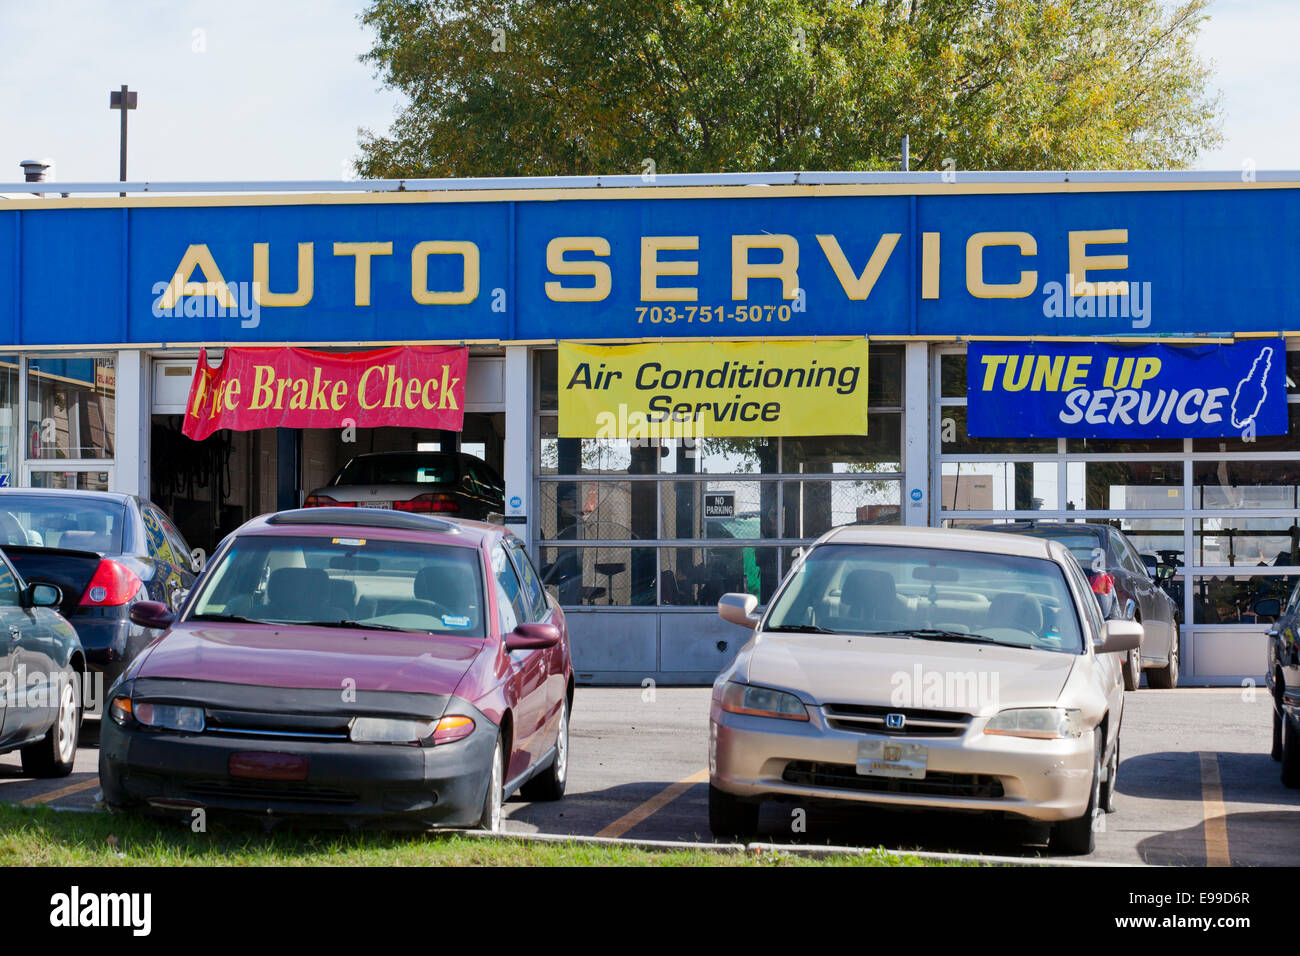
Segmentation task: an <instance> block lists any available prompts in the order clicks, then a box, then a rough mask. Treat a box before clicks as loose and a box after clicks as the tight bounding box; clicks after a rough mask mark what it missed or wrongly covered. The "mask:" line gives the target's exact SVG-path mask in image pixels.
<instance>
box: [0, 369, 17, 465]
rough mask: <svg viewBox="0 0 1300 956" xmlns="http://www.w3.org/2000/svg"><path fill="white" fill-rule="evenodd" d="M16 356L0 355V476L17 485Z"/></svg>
mask: <svg viewBox="0 0 1300 956" xmlns="http://www.w3.org/2000/svg"><path fill="white" fill-rule="evenodd" d="M17 410H18V356H16V355H0V476H3V480H5V481H7V482H8V484H10V485H16V484H18V463H19V462H20V461H21V460H22V455H21V454H19V453H20V451H21V450H22V449H20V448H19V447H18V440H19V439H18V414H17Z"/></svg>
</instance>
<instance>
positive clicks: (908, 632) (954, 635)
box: [867, 627, 1001, 644]
mask: <svg viewBox="0 0 1300 956" xmlns="http://www.w3.org/2000/svg"><path fill="white" fill-rule="evenodd" d="M867 633H868V634H871V635H873V636H874V635H877V634H881V635H894V634H897V635H900V636H904V637H916V638H920V639H921V640H923V641H963V642H965V643H968V644H1000V643H1001V641H997V640H994V639H993V638H991V637H983V636H981V635H979V634H967V633H966V632H965V631H945V630H943V629H942V628H937V627H901V628H898V629H897V630H893V631H868V632H867Z"/></svg>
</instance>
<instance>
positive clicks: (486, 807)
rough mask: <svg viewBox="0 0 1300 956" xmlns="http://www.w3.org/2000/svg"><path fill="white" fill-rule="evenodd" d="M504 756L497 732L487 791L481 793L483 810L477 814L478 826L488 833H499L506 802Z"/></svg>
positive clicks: (503, 748)
mask: <svg viewBox="0 0 1300 956" xmlns="http://www.w3.org/2000/svg"><path fill="white" fill-rule="evenodd" d="M505 778H506V756H505V746H504V743H503V741H502V740H501V735H500V734H497V744H496V747H495V748H494V749H493V751H492V770H491V772H490V773H489V774H488V785H487V793H485V794H484V795H483V812H482V813H481V814H480V815H479V820H478V827H479V829H480V830H485V831H487V832H488V833H500V832H501V823H502V819H503V816H504V815H503V806H504V804H505V802H506V795H505V785H506V780H505Z"/></svg>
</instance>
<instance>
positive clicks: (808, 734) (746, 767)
mask: <svg viewBox="0 0 1300 956" xmlns="http://www.w3.org/2000/svg"><path fill="white" fill-rule="evenodd" d="M809 716H810V719H809V720H808V721H807V722H803V721H793V720H780V719H776V718H770V717H754V716H749V715H744V714H733V713H728V712H727V711H724V710H722V708H721V706H720V705H719V703H718V701H717V700H716V699H715V700H714V701H713V704H712V713H711V719H710V722H709V782H710V783H711V784H712V785H713V786H715V787H717V788H718V789H719V790H723V791H725V792H727V793H730V794H734V795H736V796H738V797H742V798H749V799H752V800H761V799H765V798H790V799H797V800H806V801H810V802H814V803H841V804H842V803H861V804H877V805H884V806H891V807H902V808H911V809H917V810H924V809H938V810H965V811H974V812H984V813H997V814H1008V815H1011V816H1014V817H1021V818H1027V819H1031V820H1038V821H1042V822H1052V821H1057V820H1068V819H1074V818H1077V817H1080V816H1082V815H1083V814H1084V812H1085V811H1086V810H1087V807H1088V800H1089V799H1090V796H1091V792H1092V765H1093V753H1094V751H1093V747H1094V744H1093V740H1094V738H1093V732H1090V733H1087V734H1084V735H1083V736H1081V737H1075V738H1065V739H1060V740H1032V739H1026V738H1021V737H1003V736H991V735H986V734H984V733H983V727H984V724H985V723H986V722H987V721H986V719H984V718H978V717H977V718H974V719H973V720H972V721H971V723H970V725H969V726H968V727H967V728H966V730H965V731H964V732H963V733H962V734H961V735H959V736H952V737H938V736H934V737H931V736H923V735H907V736H889V735H885V734H879V733H858V732H851V731H844V730H837V729H834V728H832V727H829V726H828V725H827V724H826V721H825V719H824V718H823V716H822V714H821V712H820V710H818V709H817V708H814V707H810V708H809ZM881 738H884V739H886V740H888V741H890V742H894V743H900V742H901V743H914V744H920V745H922V746H924V747H925V748H926V751H927V764H926V778H925V779H924V780H918V781H910V780H899V779H897V778H889V777H867V776H861V775H858V774H857V757H858V744H859V743H860V742H861V741H863V740H868V739H881Z"/></svg>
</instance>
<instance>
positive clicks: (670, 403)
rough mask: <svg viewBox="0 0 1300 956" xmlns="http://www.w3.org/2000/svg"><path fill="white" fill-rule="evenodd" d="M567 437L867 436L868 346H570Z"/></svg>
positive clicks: (564, 403) (564, 346) (564, 366)
mask: <svg viewBox="0 0 1300 956" xmlns="http://www.w3.org/2000/svg"><path fill="white" fill-rule="evenodd" d="M559 379H560V421H559V434H560V437H562V438H573V437H587V438H628V439H638V438H681V437H706V436H776V435H823V434H853V435H865V434H866V431H867V417H866V384H867V342H866V340H865V339H856V340H845V341H828V342H767V343H763V342H709V343H702V342H701V343H661V344H644V345H616V346H601V345H583V344H578V343H573V342H561V343H560V361H559Z"/></svg>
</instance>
